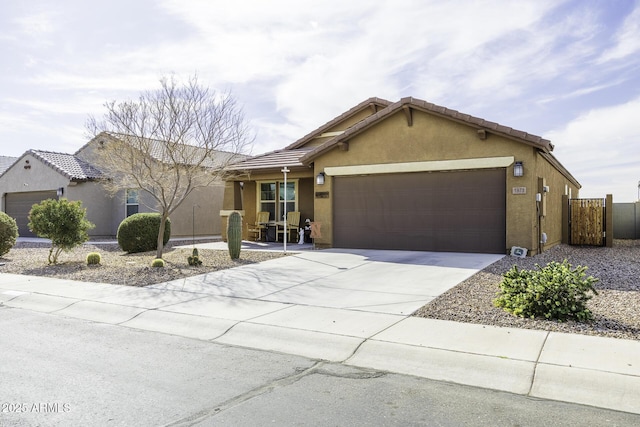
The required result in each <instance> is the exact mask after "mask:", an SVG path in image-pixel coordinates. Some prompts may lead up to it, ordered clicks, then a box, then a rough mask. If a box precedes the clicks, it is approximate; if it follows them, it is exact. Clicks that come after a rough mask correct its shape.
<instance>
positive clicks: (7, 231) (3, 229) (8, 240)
mask: <svg viewBox="0 0 640 427" xmlns="http://www.w3.org/2000/svg"><path fill="white" fill-rule="evenodd" d="M17 238H18V224H16V220H15V219H13V218H11V217H10V216H9V215H7V214H6V213H4V212H0V256H2V255H4V254H6V253H7V252H9V251H10V250H11V248H13V246H14V245H15V244H16V239H17Z"/></svg>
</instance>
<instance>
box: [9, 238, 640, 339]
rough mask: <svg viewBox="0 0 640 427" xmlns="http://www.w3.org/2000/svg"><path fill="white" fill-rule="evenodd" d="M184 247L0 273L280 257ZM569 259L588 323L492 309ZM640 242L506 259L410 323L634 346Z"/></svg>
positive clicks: (145, 281)
mask: <svg viewBox="0 0 640 427" xmlns="http://www.w3.org/2000/svg"><path fill="white" fill-rule="evenodd" d="M189 243H190V241H182V242H180V241H176V242H170V243H169V244H168V245H167V248H166V249H165V252H164V260H165V262H166V263H167V265H166V267H165V268H153V267H151V262H152V260H153V259H154V258H155V251H154V252H145V253H139V254H126V253H125V252H122V251H121V250H120V248H119V247H118V246H117V244H113V243H111V244H98V243H96V242H93V243H91V242H89V243H86V244H84V245H82V246H81V247H79V248H77V249H75V250H73V251H71V252H63V253H62V255H61V256H60V259H59V261H60V262H59V264H57V265H47V255H48V252H49V247H50V245H49V244H46V243H26V242H20V243H18V244H17V245H16V246H15V247H14V248H13V249H12V250H11V251H10V252H9V253H8V254H5V255H4V256H3V257H0V264H4V265H2V266H0V272H2V273H14V274H26V275H34V276H48V277H54V278H60V279H71V280H79V281H85V282H97V283H111V284H118V285H129V286H146V285H150V284H155V283H161V282H165V281H169V280H175V279H180V278H184V277H188V276H194V275H197V274H203V273H206V272H210V271H216V270H223V269H226V268H232V267H237V266H240V265H245V264H251V263H257V262H262V261H266V260H270V259H274V258H279V257H282V256H286V255H284V254H283V253H281V252H260V251H243V252H242V253H241V254H240V259H239V260H236V261H232V260H231V259H230V258H229V253H228V252H227V251H220V250H208V249H203V250H200V258H201V259H202V261H203V264H202V265H201V266H198V267H192V266H189V265H188V264H187V257H188V256H189V255H191V248H176V246H179V245H185V244H186V245H188V244H189ZM89 252H98V253H100V255H101V258H102V262H101V264H100V265H98V266H87V263H86V256H87V254H88V253H89ZM564 259H567V260H568V261H569V263H571V265H572V266H573V267H577V266H578V265H581V266H587V267H588V270H587V274H588V275H591V276H593V277H595V278H597V279H599V281H598V282H597V283H596V285H595V286H596V289H597V291H598V295H596V296H594V297H593V299H591V301H589V304H588V307H589V308H590V310H591V311H592V312H593V314H594V321H593V322H591V323H587V324H584V323H578V322H573V321H568V322H564V323H562V322H556V321H548V320H541V319H535V320H534V319H523V318H519V317H515V316H513V315H511V314H509V313H507V312H506V311H504V310H502V309H500V308H497V307H495V306H494V305H493V300H494V299H495V297H496V294H497V293H498V290H499V286H498V285H499V283H500V280H501V279H502V274H503V273H504V272H506V271H508V270H509V269H510V268H511V267H512V266H513V265H518V267H519V268H526V269H533V268H535V264H539V265H540V266H544V265H546V264H547V263H548V262H550V261H558V262H562V261H563V260H564ZM639 278H640V241H635V240H615V241H614V246H613V247H612V248H603V247H576V246H567V245H558V246H555V247H553V248H552V249H550V250H548V251H547V252H545V253H543V254H542V255H538V256H535V257H527V258H516V257H510V256H506V257H504V258H503V259H501V260H500V261H498V262H495V263H493V264H491V265H490V266H488V267H487V268H485V269H484V270H482V271H480V272H478V273H477V274H475V275H473V276H472V277H470V278H469V279H467V280H465V281H464V282H462V283H460V284H459V285H458V286H456V287H454V288H452V289H450V290H449V291H447V292H445V293H444V294H442V295H441V296H439V297H438V298H436V299H434V300H433V301H431V302H430V303H429V304H427V305H425V306H424V307H422V308H421V309H419V310H418V311H416V313H414V316H418V317H427V318H433V319H442V320H452V321H456V322H468V323H479V324H483V325H495V326H506V327H516V328H527V329H542V330H550V331H558V332H569V333H581V334H588V335H600V336H608V337H615V338H624V339H636V340H637V339H640V313H639V308H640V279H639Z"/></svg>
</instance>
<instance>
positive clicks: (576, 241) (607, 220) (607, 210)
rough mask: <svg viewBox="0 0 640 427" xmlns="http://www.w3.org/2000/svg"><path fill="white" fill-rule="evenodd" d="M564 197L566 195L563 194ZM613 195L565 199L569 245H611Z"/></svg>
mask: <svg viewBox="0 0 640 427" xmlns="http://www.w3.org/2000/svg"><path fill="white" fill-rule="evenodd" d="M565 197H566V196H565ZM612 202H613V197H612V196H611V195H607V198H606V199H568V198H567V199H566V202H565V203H566V204H565V206H566V208H567V211H568V212H567V214H568V215H566V217H565V218H566V222H567V224H566V225H567V230H568V233H567V234H568V236H567V237H568V239H567V240H568V241H567V242H566V243H569V244H570V245H588V246H611V245H612V243H613V240H612V239H613V222H612V217H613V215H612V205H613V203H612ZM563 240H564V239H563Z"/></svg>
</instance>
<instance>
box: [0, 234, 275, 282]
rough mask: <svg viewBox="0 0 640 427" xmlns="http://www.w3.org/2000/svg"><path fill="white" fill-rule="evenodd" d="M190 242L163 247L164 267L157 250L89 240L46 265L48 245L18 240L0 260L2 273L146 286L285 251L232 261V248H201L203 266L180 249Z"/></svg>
mask: <svg viewBox="0 0 640 427" xmlns="http://www.w3.org/2000/svg"><path fill="white" fill-rule="evenodd" d="M190 243H191V240H185V241H170V242H169V243H168V244H167V246H166V247H165V249H164V251H163V259H164V260H165V263H166V266H165V267H164V268H154V267H151V262H152V261H153V260H154V259H155V255H156V252H155V251H153V252H142V253H136V254H127V253H126V252H123V251H122V250H121V249H120V247H119V246H118V245H117V243H102V242H96V243H95V244H94V243H91V242H87V243H85V244H83V245H82V246H80V247H78V248H76V249H74V250H72V251H70V252H63V253H62V254H61V255H60V257H59V260H58V264H56V265H48V264H47V257H48V254H49V249H50V247H51V245H50V244H48V243H28V242H19V243H17V244H16V245H15V246H14V247H13V249H11V251H9V253H7V254H5V255H4V256H2V257H0V263H4V265H3V266H0V273H13V274H25V275H32V276H46V277H53V278H57V279H69V280H79V281H83V282H94V283H109V284H114V285H128V286H147V285H152V284H156V283H162V282H167V281H170V280H175V279H181V278H184V277H190V276H195V275H198V274H204V273H209V272H212V271H218V270H224V269H227V268H233V267H238V266H241V265H246V264H253V263H257V262H262V261H267V260H270V259H274V258H279V257H282V256H286V255H285V254H283V253H280V252H258V251H242V252H241V253H240V259H237V260H231V258H230V257H229V252H228V251H221V250H211V249H198V252H199V258H200V259H201V260H202V265H200V266H197V267H195V266H190V265H189V264H188V263H187V258H188V257H189V256H190V255H191V253H192V248H176V246H181V245H189V244H190ZM198 243H205V241H198ZM90 252H98V253H99V254H100V257H101V263H100V265H92V266H88V265H87V262H86V257H87V254H89V253H90Z"/></svg>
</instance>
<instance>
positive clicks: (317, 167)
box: [226, 110, 578, 254]
mask: <svg viewBox="0 0 640 427" xmlns="http://www.w3.org/2000/svg"><path fill="white" fill-rule="evenodd" d="M366 115H368V114H365V115H364V116H363V118H364V117H366ZM344 128H345V127H341V129H344ZM336 130H337V128H336ZM504 157H510V158H513V160H515V161H521V162H523V166H524V175H523V176H522V177H514V176H513V164H509V165H508V166H506V168H504V170H505V174H506V187H505V193H506V242H505V252H508V250H509V248H511V247H512V246H521V247H525V248H527V249H529V251H530V253H531V254H535V253H537V251H538V250H539V246H538V241H539V229H538V214H537V210H536V193H537V192H538V178H539V177H544V178H545V179H546V182H547V185H548V186H550V188H551V191H550V192H549V194H547V195H546V203H547V216H546V217H544V218H543V219H542V231H544V232H545V233H547V236H548V241H547V245H546V247H547V248H548V247H551V246H552V245H554V244H556V243H558V242H559V241H560V239H561V230H562V223H561V212H562V205H561V196H562V194H564V188H565V185H567V186H568V187H570V188H572V195H573V197H577V194H578V189H577V188H576V187H575V186H573V185H572V184H571V183H570V181H569V180H568V179H567V178H565V177H564V176H563V175H562V174H561V173H560V172H559V171H557V170H556V169H555V168H554V167H553V166H552V165H551V164H549V162H548V161H546V160H545V159H544V158H542V157H541V156H540V155H539V154H538V151H537V149H536V148H534V147H532V146H530V145H528V144H525V143H523V142H521V141H518V140H512V139H510V138H507V137H503V136H498V135H495V134H491V133H490V132H489V133H488V134H487V138H486V139H484V140H483V139H480V138H479V137H478V134H477V129H476V128H474V127H471V126H468V125H466V124H462V123H457V122H454V121H451V120H449V119H444V118H441V117H438V116H436V115H433V114H429V113H425V112H420V111H417V110H414V111H413V125H412V126H408V124H407V118H406V116H405V115H404V113H403V112H398V113H397V114H395V115H393V116H390V117H389V118H387V119H385V120H384V121H382V122H379V123H378V124H376V125H375V126H373V127H371V128H369V129H367V130H366V131H364V132H362V133H360V134H359V135H357V136H355V137H353V138H352V139H351V140H350V141H348V150H347V151H342V150H340V149H337V148H336V149H333V150H331V151H329V152H327V153H325V154H323V155H322V156H320V157H318V158H316V159H315V160H314V169H313V171H312V173H308V172H305V173H304V176H309V177H310V178H311V180H310V181H307V182H308V183H309V184H310V185H313V189H312V190H311V191H309V192H308V193H307V194H311V195H312V197H313V216H310V217H309V218H311V219H312V220H313V221H316V222H320V223H321V224H322V226H321V233H322V237H321V238H319V239H316V241H315V243H316V244H318V245H319V246H326V247H330V246H332V243H333V238H332V233H333V227H332V212H333V197H332V195H333V179H334V178H333V177H332V176H330V175H327V176H326V180H325V184H324V185H316V184H315V179H314V177H315V176H316V175H317V174H318V173H320V172H326V171H325V170H326V169H327V168H332V167H343V166H357V165H377V164H390V163H409V162H430V161H442V160H460V159H480V158H504ZM291 177H292V175H290V178H291ZM269 179H275V180H281V179H282V174H281V173H275V172H274V173H271V174H261V173H256V172H255V171H254V172H252V174H251V180H256V181H259V180H269ZM230 188H231V187H228V189H230ZM514 188H515V189H516V190H519V191H515V192H514ZM522 188H524V194H517V193H521V192H522V190H521V189H522ZM255 191H256V189H255V183H253V182H245V188H244V194H243V196H244V201H245V203H244V205H243V208H244V209H245V211H246V219H247V221H254V220H255V205H256V203H255V200H256V194H255ZM229 192H230V190H229ZM300 192H301V193H302V188H301V191H300ZM305 193H306V191H305ZM318 193H322V194H323V195H325V196H326V195H327V194H328V197H317V194H318ZM227 199H228V200H229V201H230V200H231V199H232V198H231V197H230V196H229V195H227V197H226V200H227ZM306 203H307V202H305V205H306ZM301 204H302V203H301ZM227 205H230V202H228V203H227ZM227 209H231V207H227ZM301 210H302V208H301ZM303 215H304V214H303Z"/></svg>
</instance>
